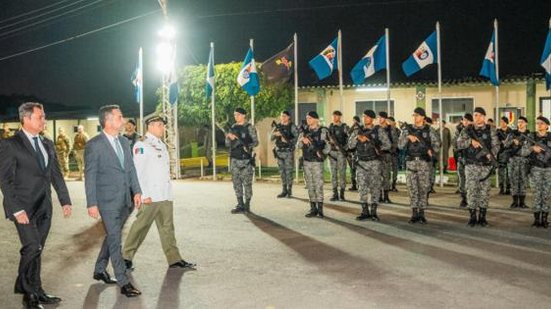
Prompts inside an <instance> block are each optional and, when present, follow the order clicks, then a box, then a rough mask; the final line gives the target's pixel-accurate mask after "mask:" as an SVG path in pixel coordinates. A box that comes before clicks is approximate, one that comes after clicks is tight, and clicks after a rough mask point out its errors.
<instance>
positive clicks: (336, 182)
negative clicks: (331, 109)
mask: <svg viewBox="0 0 551 309" xmlns="http://www.w3.org/2000/svg"><path fill="white" fill-rule="evenodd" d="M348 131H349V129H348V126H347V125H346V123H342V122H341V123H339V124H334V123H332V124H331V125H329V134H330V140H331V143H330V144H331V152H330V153H329V165H330V166H331V186H332V188H333V196H332V197H331V201H336V200H338V199H339V192H338V189H339V188H340V199H341V200H344V190H345V188H346V163H347V161H346V158H347V155H345V153H347V150H346V144H347V143H348Z"/></svg>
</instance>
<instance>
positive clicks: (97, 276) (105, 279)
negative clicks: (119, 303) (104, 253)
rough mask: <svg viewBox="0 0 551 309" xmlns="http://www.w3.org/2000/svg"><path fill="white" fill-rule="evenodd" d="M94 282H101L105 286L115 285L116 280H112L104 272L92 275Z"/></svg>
mask: <svg viewBox="0 0 551 309" xmlns="http://www.w3.org/2000/svg"><path fill="white" fill-rule="evenodd" d="M94 280H98V281H99V280H101V281H103V282H105V283H107V284H115V283H117V280H116V279H112V278H111V276H109V273H108V272H107V271H104V272H102V273H94Z"/></svg>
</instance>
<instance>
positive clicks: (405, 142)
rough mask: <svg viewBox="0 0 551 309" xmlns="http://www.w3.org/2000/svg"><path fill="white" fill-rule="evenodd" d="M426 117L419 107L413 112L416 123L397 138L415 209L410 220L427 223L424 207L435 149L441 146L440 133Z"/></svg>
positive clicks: (413, 208) (426, 201)
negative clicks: (404, 155)
mask: <svg viewBox="0 0 551 309" xmlns="http://www.w3.org/2000/svg"><path fill="white" fill-rule="evenodd" d="M425 117H426V112H425V110H424V109H423V108H421V107H417V108H416V109H415V110H414V111H413V124H412V125H406V126H404V127H403V129H402V135H401V136H400V139H399V141H398V147H399V148H400V149H404V150H405V152H406V170H407V174H406V180H407V186H408V192H409V198H410V205H411V212H412V213H411V219H410V220H409V223H416V222H421V223H422V224H426V223H427V219H426V218H425V209H426V208H427V205H428V199H427V193H428V192H429V189H430V175H429V170H430V165H431V162H432V157H433V156H434V155H435V152H434V149H438V147H440V145H439V144H438V136H437V133H436V131H435V130H434V129H432V128H431V127H430V126H429V125H428V124H426V123H425Z"/></svg>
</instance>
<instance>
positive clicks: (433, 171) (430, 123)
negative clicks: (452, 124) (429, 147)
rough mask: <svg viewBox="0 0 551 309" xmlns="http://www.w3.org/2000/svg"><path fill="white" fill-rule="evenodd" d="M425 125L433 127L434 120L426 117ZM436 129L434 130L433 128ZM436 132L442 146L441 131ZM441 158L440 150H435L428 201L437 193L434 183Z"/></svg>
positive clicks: (430, 171) (430, 172) (431, 166)
mask: <svg viewBox="0 0 551 309" xmlns="http://www.w3.org/2000/svg"><path fill="white" fill-rule="evenodd" d="M425 123H426V124H427V125H429V126H431V127H432V118H430V117H425ZM433 129H434V128H433ZM435 131H436V137H437V138H438V145H442V140H441V139H440V130H435ZM439 156H440V148H436V149H434V156H433V157H432V161H431V164H430V167H429V168H430V170H429V174H430V189H429V192H427V199H428V197H429V195H430V194H431V193H436V192H435V191H434V183H435V182H436V165H437V164H438V157H439Z"/></svg>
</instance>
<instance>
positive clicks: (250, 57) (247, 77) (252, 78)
mask: <svg viewBox="0 0 551 309" xmlns="http://www.w3.org/2000/svg"><path fill="white" fill-rule="evenodd" d="M237 83H238V84H239V86H241V88H243V90H245V92H247V94H248V95H250V96H255V95H256V94H257V93H258V92H259V91H260V82H259V80H258V73H257V72H256V64H255V62H254V53H253V50H252V48H249V51H248V52H247V55H246V56H245V60H243V66H241V71H239V75H237Z"/></svg>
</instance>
